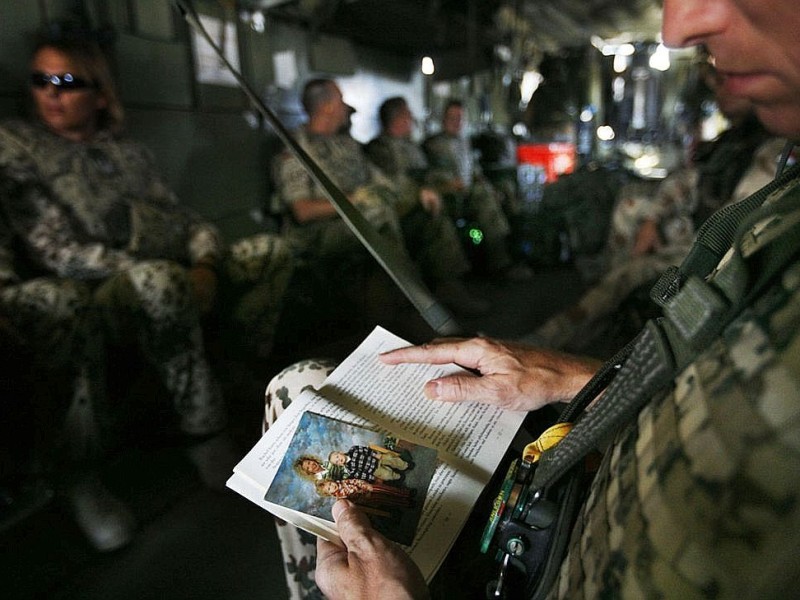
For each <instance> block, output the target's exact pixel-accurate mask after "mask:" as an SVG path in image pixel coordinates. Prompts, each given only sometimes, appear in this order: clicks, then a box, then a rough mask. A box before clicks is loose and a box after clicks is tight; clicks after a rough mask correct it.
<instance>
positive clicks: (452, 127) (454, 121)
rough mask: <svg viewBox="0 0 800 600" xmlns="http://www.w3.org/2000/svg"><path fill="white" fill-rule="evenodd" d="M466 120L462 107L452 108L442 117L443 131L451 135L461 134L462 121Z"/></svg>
mask: <svg viewBox="0 0 800 600" xmlns="http://www.w3.org/2000/svg"><path fill="white" fill-rule="evenodd" d="M463 118H464V110H463V109H462V108H461V107H460V106H451V107H450V108H448V109H447V110H446V111H445V113H444V116H443V117H442V129H443V130H444V132H445V133H447V134H449V135H458V134H459V133H461V121H462V119H463Z"/></svg>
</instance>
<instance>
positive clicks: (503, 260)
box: [422, 99, 533, 281]
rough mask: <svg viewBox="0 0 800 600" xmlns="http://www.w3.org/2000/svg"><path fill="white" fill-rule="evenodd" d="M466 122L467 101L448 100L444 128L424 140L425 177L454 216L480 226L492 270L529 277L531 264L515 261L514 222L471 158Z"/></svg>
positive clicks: (509, 276)
mask: <svg viewBox="0 0 800 600" xmlns="http://www.w3.org/2000/svg"><path fill="white" fill-rule="evenodd" d="M463 122H464V105H463V104H462V102H461V101H460V100H456V99H451V100H449V101H448V102H447V104H446V105H445V108H444V112H443V113H442V130H441V131H440V132H439V133H437V134H435V135H432V136H430V137H428V138H427V139H426V140H425V141H424V142H423V144H422V147H423V149H424V150H425V154H426V155H427V158H428V163H429V165H430V171H429V173H428V175H427V178H426V181H427V182H428V183H429V184H430V185H432V186H433V187H434V188H435V189H436V190H437V191H438V192H439V193H440V194H441V195H442V197H443V198H445V200H446V201H448V200H449V205H450V209H449V210H450V211H451V216H453V217H466V218H467V219H469V220H472V221H474V222H475V223H477V225H478V226H479V227H480V228H481V230H482V231H483V235H484V241H483V242H482V243H483V244H484V245H485V247H486V250H485V254H486V259H485V263H486V267H487V270H488V271H489V272H490V273H491V274H493V275H499V276H501V277H503V278H507V279H511V280H518V281H525V280H528V279H530V278H531V277H532V275H533V273H532V271H531V269H530V267H528V266H526V265H524V264H521V263H520V264H516V265H515V264H514V263H513V260H512V258H511V255H510V254H509V251H508V236H509V235H510V233H511V226H510V225H509V223H508V219H507V218H506V215H505V213H504V212H503V208H502V206H501V205H500V201H499V199H498V195H497V192H496V191H495V190H494V188H493V187H492V186H491V184H490V183H489V182H488V181H486V179H485V178H484V177H483V175H482V173H480V170H479V168H478V167H477V165H475V163H474V161H473V159H472V149H471V148H470V144H469V141H468V140H467V139H465V138H464V137H463V136H462V134H461V129H462V126H463Z"/></svg>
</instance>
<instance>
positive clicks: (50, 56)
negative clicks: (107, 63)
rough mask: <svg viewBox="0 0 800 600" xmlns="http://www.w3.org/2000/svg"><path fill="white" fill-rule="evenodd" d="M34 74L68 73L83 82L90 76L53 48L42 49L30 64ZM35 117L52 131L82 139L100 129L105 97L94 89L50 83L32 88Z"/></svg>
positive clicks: (74, 62)
mask: <svg viewBox="0 0 800 600" xmlns="http://www.w3.org/2000/svg"><path fill="white" fill-rule="evenodd" d="M31 73H32V74H37V75H38V74H43V75H45V76H52V75H57V76H58V77H61V76H62V75H64V74H66V73H70V74H72V75H73V76H74V77H76V78H79V79H82V80H84V81H89V80H91V76H90V74H89V73H88V72H87V71H86V70H85V69H84V68H82V66H81V65H80V64H78V63H77V62H76V61H74V60H72V59H71V58H70V57H69V56H67V55H66V54H64V53H62V52H60V51H58V50H56V49H54V48H47V47H45V48H42V49H41V50H39V51H38V52H37V53H36V54H35V55H34V57H33V60H32V61H31ZM31 94H32V96H33V103H34V106H35V108H36V114H37V115H38V116H39V118H40V119H41V120H42V122H43V123H44V124H45V125H47V127H49V128H50V129H51V130H52V131H53V132H55V133H56V134H58V135H61V136H63V137H66V138H69V139H74V140H83V139H87V138H88V137H89V136H91V135H92V134H93V133H94V131H95V129H96V126H97V115H98V112H99V111H100V110H101V109H103V108H105V106H106V101H105V98H104V97H103V96H102V95H101V94H100V93H99V92H98V91H97V90H96V89H95V88H94V87H82V88H76V89H65V88H64V87H58V86H55V85H53V84H51V83H47V84H45V85H43V86H38V85H34V86H32V88H31Z"/></svg>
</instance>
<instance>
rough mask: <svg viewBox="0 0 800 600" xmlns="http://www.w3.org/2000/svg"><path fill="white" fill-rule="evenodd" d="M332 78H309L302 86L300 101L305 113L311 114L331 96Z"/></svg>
mask: <svg viewBox="0 0 800 600" xmlns="http://www.w3.org/2000/svg"><path fill="white" fill-rule="evenodd" d="M333 84H334V81H333V79H328V78H327V77H318V78H316V79H310V80H309V81H307V82H306V84H305V86H303V94H302V96H301V97H300V102H301V103H302V104H303V109H304V110H305V111H306V114H307V115H312V114H314V112H316V110H317V109H318V108H319V107H320V106H322V105H323V104H325V103H326V102H328V101H330V100H331V99H332V98H333Z"/></svg>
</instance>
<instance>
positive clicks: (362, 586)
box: [270, 0, 800, 599]
mask: <svg viewBox="0 0 800 600" xmlns="http://www.w3.org/2000/svg"><path fill="white" fill-rule="evenodd" d="M798 28H800V13H798V11H797V6H796V3H795V2H794V0H770V1H768V2H756V1H754V0H665V2H664V24H663V34H664V41H665V43H666V44H669V45H670V46H691V45H698V44H703V45H705V46H706V47H707V48H708V51H709V52H710V54H711V55H712V56H713V57H714V59H715V62H716V67H717V69H719V72H720V73H721V74H722V75H723V78H724V86H725V87H726V89H728V90H729V91H730V92H731V93H733V94H735V95H737V96H740V97H745V98H749V99H750V100H751V101H752V102H753V103H754V106H755V110H756V114H757V115H758V117H759V119H760V120H761V121H762V123H764V125H765V126H766V127H767V128H768V129H769V130H770V131H772V132H773V133H775V134H776V135H780V136H785V137H787V138H789V139H792V140H797V139H800V47H798V45H797V43H796V35H797V31H798ZM745 209H752V212H750V213H749V216H747V217H744V218H745V221H743V222H742V229H741V230H740V231H739V233H737V234H735V235H734V234H733V232H730V233H729V234H723V235H722V237H720V236H719V235H718V232H719V230H718V229H717V227H716V226H709V229H707V230H706V231H708V232H711V233H710V234H709V235H710V236H711V237H705V235H704V237H703V239H702V240H701V241H700V243H699V244H698V245H696V246H695V248H696V249H697V250H696V253H694V254H693V255H690V257H689V259H687V261H686V262H685V263H684V264H683V265H682V266H683V267H684V268H685V269H686V270H685V271H679V272H678V273H679V274H680V273H682V274H683V275H685V277H671V278H670V280H669V281H666V282H665V283H666V284H668V285H666V287H664V288H662V290H661V291H662V295H660V296H659V298H660V299H661V300H662V302H663V303H664V318H665V321H664V322H663V323H662V324H658V323H653V327H656V328H658V327H662V326H663V329H662V330H661V331H663V332H664V334H665V335H666V336H668V337H667V338H666V339H669V341H670V343H669V344H668V345H669V348H670V351H671V352H673V353H675V354H674V355H673V356H674V359H675V361H676V367H675V368H669V367H666V366H665V365H666V363H665V362H664V361H665V359H666V355H664V356H662V357H661V358H660V359H658V360H655V361H654V362H652V363H650V364H648V365H643V364H641V363H638V362H637V361H638V360H639V359H640V358H642V356H639V354H638V353H634V354H631V356H630V357H629V358H628V361H631V360H632V361H634V364H638V365H639V366H640V367H641V370H638V369H634V370H633V371H628V370H627V364H626V366H623V367H622V370H623V371H624V372H625V373H626V374H628V375H625V376H627V377H629V378H630V377H633V378H634V379H633V380H631V379H629V381H631V383H632V385H633V388H636V389H641V390H646V394H645V395H644V396H643V397H642V398H641V399H640V400H641V401H642V404H641V405H640V406H639V407H637V408H636V409H635V410H634V411H633V412H634V413H635V414H634V415H633V418H631V419H629V420H628V421H627V422H626V423H624V424H621V425H620V426H619V427H618V428H617V430H616V431H615V432H614V433H613V435H612V436H611V438H610V439H608V440H607V441H605V442H604V444H606V447H605V448H604V453H603V454H604V458H603V460H602V463H601V465H600V467H599V471H598V472H597V474H596V475H595V476H594V479H593V480H592V483H591V486H590V489H589V491H588V495H587V496H585V500H583V504H582V505H581V507H580V508H579V512H578V517H577V522H576V523H575V525H574V527H573V528H572V534H571V537H570V539H569V541H568V543H567V548H566V556H565V558H563V560H561V561H560V563H561V566H560V569H558V572H557V573H555V576H556V581H555V582H554V584H553V585H552V587H551V588H550V590H549V595H548V596H549V597H558V598H599V597H608V598H660V597H681V598H688V597H693V598H695V597H696V598H703V597H709V596H713V597H716V598H782V597H786V595H787V594H790V595H791V594H792V592H791V591H790V590H793V589H795V587H796V583H797V581H798V580H799V579H800V558H798V557H800V553H798V550H800V537H798V535H797V532H798V531H799V530H800V479H798V477H797V473H798V472H800V451H799V450H798V444H797V441H796V437H797V436H796V431H797V419H796V415H797V414H798V413H799V412H800V398H799V397H798V394H797V390H798V389H800V364H799V363H798V361H797V355H798V347H800V346H798V345H799V344H800V317H799V316H798V315H800V312H799V311H798V306H800V285H799V284H798V281H800V278H798V274H800V263H799V262H798V254H797V252H798V244H797V241H798V233H797V227H796V225H797V223H798V213H800V169H798V167H793V168H791V169H789V170H788V172H786V173H785V174H784V175H783V176H782V177H781V178H780V180H779V181H778V182H776V184H775V185H774V186H773V185H770V186H769V187H768V188H766V189H765V190H764V191H763V193H758V194H756V195H755V196H752V197H750V198H748V199H747V200H746V201H744V202H743V203H740V204H739V205H737V210H741V211H745ZM731 214H734V215H737V216H738V213H737V212H735V211H728V212H726V213H723V215H720V213H715V217H717V218H715V219H714V221H715V223H716V224H717V225H720V224H721V225H723V227H724V228H727V226H728V225H729V224H730V223H728V222H726V221H722V219H723V218H725V217H730V215H731ZM718 215H720V216H719V217H718ZM709 222H710V221H707V223H709ZM728 236H730V237H728ZM722 240H727V241H723V242H722V243H721V244H720V245H719V246H716V245H715V244H716V243H717V242H720V241H722ZM745 290H749V291H748V292H745ZM745 294H746V295H745ZM687 303H688V304H687ZM691 306H694V307H695V309H696V310H692V309H691V308H690V307H691ZM712 307H716V308H713V309H712V310H709V309H711V308H712ZM724 307H731V308H729V310H728V311H726V310H725V308H724ZM722 314H725V315H726V317H725V318H722V317H721V316H720V315H722ZM647 331H648V332H650V333H652V332H653V329H652V328H649V329H648V330H647ZM641 339H642V340H644V341H647V340H652V339H653V338H652V337H651V335H648V334H647V333H644V334H643V337H642V338H641ZM662 349H666V348H664V347H663V346H662ZM642 350H644V349H643V348H640V347H637V350H636V351H635V352H639V351H642ZM382 360H383V361H384V362H386V363H388V364H399V363H406V362H419V363H435V364H439V363H442V364H444V363H451V362H453V363H457V364H460V365H463V366H465V367H467V368H469V369H471V370H473V371H476V372H477V374H476V373H474V372H470V373H467V374H460V375H456V376H448V377H442V378H438V379H435V380H432V381H429V382H428V383H427V384H426V385H425V392H426V394H427V395H428V396H429V397H430V398H431V400H432V401H445V402H461V401H470V400H474V399H477V398H479V399H480V401H482V402H487V403H492V404H495V405H498V406H501V407H504V408H508V409H512V410H536V409H538V408H541V407H542V406H545V405H548V404H552V403H554V402H558V401H561V400H564V399H568V398H570V397H572V396H573V395H574V394H575V393H576V392H577V391H578V390H579V389H581V388H582V386H583V385H585V384H586V382H588V381H589V380H590V378H592V377H593V375H594V374H595V372H596V364H595V365H594V366H593V365H592V364H591V362H588V361H586V360H585V359H579V358H577V357H571V356H568V355H565V354H562V353H557V352H550V351H544V350H541V349H536V348H531V347H528V346H525V345H522V344H512V343H506V342H501V341H495V340H490V339H485V338H477V339H472V340H465V341H464V340H460V341H448V340H444V341H441V342H440V343H432V344H428V345H424V346H419V347H409V348H404V349H400V350H396V351H394V352H390V353H388V354H384V355H382ZM659 370H660V372H661V373H665V371H666V373H669V375H665V377H664V379H660V380H659V379H658V378H657V380H656V381H658V383H653V387H650V388H648V387H647V386H648V385H649V384H650V383H651V382H652V381H653V380H652V379H651V378H650V377H651V376H655V374H656V373H657V372H659ZM296 372H297V371H295V373H296ZM618 377H623V375H618ZM276 383H277V382H276ZM278 389H280V386H277V387H276V388H273V392H272V393H274V392H275V391H277V390H278ZM615 389H616V392H615V391H614V389H612V388H609V389H607V390H606V392H605V394H604V395H603V396H601V397H599V398H598V399H597V400H596V403H595V404H594V405H593V406H591V407H590V408H589V411H588V413H587V414H586V415H584V417H583V418H584V419H590V418H592V416H593V415H597V416H598V417H600V418H601V419H602V418H604V416H605V415H612V416H613V415H614V410H613V409H614V408H615V407H616V403H617V402H618V401H619V400H620V399H621V397H622V396H624V394H625V393H626V390H624V389H623V390H621V389H620V388H615ZM631 392H633V389H631ZM270 397H273V396H270ZM284 397H291V392H284ZM609 403H610V404H611V406H609ZM609 409H611V412H609ZM592 420H593V421H595V422H596V418H595V419H592ZM578 427H580V421H579V422H578V424H577V425H576V429H575V430H573V432H572V433H570V434H568V435H567V438H566V439H567V440H570V436H572V435H573V434H574V433H575V431H576V430H577V429H578ZM575 441H579V440H575ZM567 446H568V447H569V446H573V444H568V445H567ZM559 448H560V446H556V451H558V450H559ZM487 514H488V513H487ZM333 516H334V519H335V520H336V522H337V527H338V532H339V534H340V536H341V539H342V542H343V544H344V548H342V547H341V546H338V545H335V544H332V543H329V542H326V541H324V540H318V542H317V544H318V545H317V551H318V552H317V563H316V564H317V571H316V581H317V583H318V584H319V588H320V589H321V590H322V592H323V593H324V594H325V595H326V597H329V598H332V599H336V598H349V599H354V598H364V599H366V598H375V597H388V596H391V597H397V598H400V597H402V598H426V597H429V591H428V589H427V588H426V585H425V582H424V581H423V579H422V577H421V575H420V573H419V571H418V570H417V569H416V567H415V566H414V564H413V563H412V562H411V561H410V560H409V559H408V557H407V555H405V553H404V552H403V551H402V549H400V548H399V547H398V546H396V545H394V544H391V543H389V542H388V541H387V540H386V539H385V538H384V537H383V536H381V535H380V534H378V533H377V532H375V531H374V530H373V529H372V527H371V526H370V525H369V522H368V520H367V519H366V516H365V515H364V514H363V513H362V512H360V511H359V510H358V509H357V508H356V507H354V506H353V505H352V504H351V503H349V502H347V501H340V502H338V503H337V504H336V505H335V506H334V508H333ZM468 551H469V550H468V549H466V548H458V552H453V553H451V554H452V557H453V559H454V560H453V564H456V565H457V564H458V563H462V562H463V560H464V553H465V552H468ZM447 568H448V565H447V564H446V565H445V567H444V569H445V571H444V574H445V575H449V578H448V579H447V581H446V587H447V593H446V595H444V596H443V597H454V596H458V597H465V596H467V595H468V594H469V593H472V594H477V595H480V594H482V593H483V590H482V589H481V590H475V589H471V590H463V591H462V590H459V589H457V586H458V584H459V582H460V581H462V580H461V579H459V578H458V577H456V576H453V574H452V573H448V572H447V570H446V569H447ZM787 590H789V591H787ZM519 591H520V592H522V590H519Z"/></svg>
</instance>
